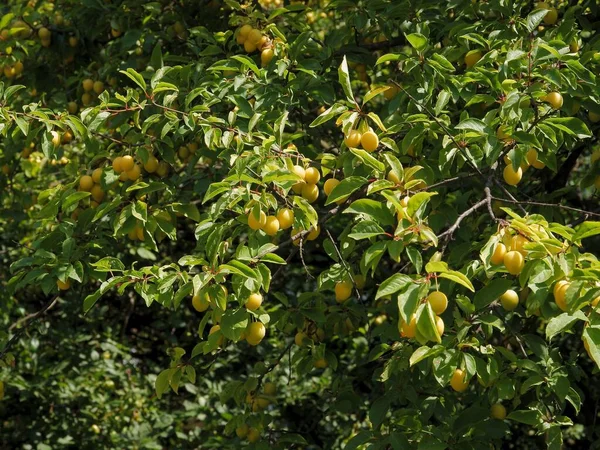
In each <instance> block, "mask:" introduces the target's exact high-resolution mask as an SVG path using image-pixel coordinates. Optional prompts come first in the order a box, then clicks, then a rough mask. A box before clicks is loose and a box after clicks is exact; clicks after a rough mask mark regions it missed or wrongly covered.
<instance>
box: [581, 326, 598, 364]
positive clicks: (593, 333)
mask: <svg viewBox="0 0 600 450" xmlns="http://www.w3.org/2000/svg"><path fill="white" fill-rule="evenodd" d="M581 339H583V341H584V342H586V343H587V346H588V348H589V354H590V356H591V358H592V359H593V360H594V362H595V363H596V366H598V367H600V329H598V328H592V327H585V328H584V329H583V334H582V335H581Z"/></svg>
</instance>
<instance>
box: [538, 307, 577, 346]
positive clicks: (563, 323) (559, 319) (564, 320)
mask: <svg viewBox="0 0 600 450" xmlns="http://www.w3.org/2000/svg"><path fill="white" fill-rule="evenodd" d="M578 320H583V321H584V322H587V317H586V316H585V314H584V313H583V312H581V311H575V312H574V313H573V314H569V313H566V312H565V313H562V314H561V315H559V316H556V317H553V318H552V319H550V320H549V321H548V325H546V340H548V341H549V340H550V339H552V338H553V337H554V336H556V335H557V334H558V333H561V332H563V331H564V330H566V329H568V328H570V327H571V325H573V324H574V323H575V322H577V321H578Z"/></svg>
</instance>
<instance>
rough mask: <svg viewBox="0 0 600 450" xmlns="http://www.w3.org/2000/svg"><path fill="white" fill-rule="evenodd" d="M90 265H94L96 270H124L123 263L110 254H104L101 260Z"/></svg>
mask: <svg viewBox="0 0 600 450" xmlns="http://www.w3.org/2000/svg"><path fill="white" fill-rule="evenodd" d="M90 266H92V267H94V269H95V270H96V271H97V272H123V271H124V270H125V264H123V263H122V262H121V260H120V259H117V258H113V257H112V256H105V257H104V258H102V259H101V260H99V261H96V262H95V263H91V264H90Z"/></svg>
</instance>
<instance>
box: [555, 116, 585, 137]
mask: <svg viewBox="0 0 600 450" xmlns="http://www.w3.org/2000/svg"><path fill="white" fill-rule="evenodd" d="M544 123H545V124H548V125H551V126H552V127H554V128H556V129H558V130H561V131H563V132H565V133H567V134H569V135H571V136H576V137H578V138H579V139H584V138H588V137H590V136H591V135H592V133H591V132H590V130H589V128H588V127H587V125H586V124H585V123H584V122H583V121H582V120H580V119H578V118H576V117H550V118H548V119H546V120H544Z"/></svg>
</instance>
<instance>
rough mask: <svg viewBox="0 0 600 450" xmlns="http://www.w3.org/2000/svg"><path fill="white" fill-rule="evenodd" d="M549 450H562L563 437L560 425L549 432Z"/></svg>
mask: <svg viewBox="0 0 600 450" xmlns="http://www.w3.org/2000/svg"><path fill="white" fill-rule="evenodd" d="M546 442H547V447H546V448H547V450H562V448H563V436H562V431H561V429H560V425H554V426H553V427H551V428H550V429H549V430H548V438H547V440H546Z"/></svg>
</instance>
